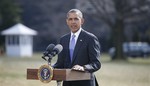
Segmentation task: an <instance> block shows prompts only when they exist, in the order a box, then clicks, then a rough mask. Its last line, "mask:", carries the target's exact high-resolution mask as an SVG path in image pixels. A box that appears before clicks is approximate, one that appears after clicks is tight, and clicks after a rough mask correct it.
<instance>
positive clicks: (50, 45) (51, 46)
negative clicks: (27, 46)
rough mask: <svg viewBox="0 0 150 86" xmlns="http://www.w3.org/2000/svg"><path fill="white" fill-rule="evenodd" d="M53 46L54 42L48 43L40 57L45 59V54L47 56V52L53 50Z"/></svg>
mask: <svg viewBox="0 0 150 86" xmlns="http://www.w3.org/2000/svg"><path fill="white" fill-rule="evenodd" d="M54 47H55V45H54V44H49V45H48V46H47V48H46V51H45V52H44V53H43V56H42V58H43V59H44V60H46V58H45V56H48V54H49V53H51V52H52V51H53V48H54Z"/></svg>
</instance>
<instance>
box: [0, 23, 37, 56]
mask: <svg viewBox="0 0 150 86" xmlns="http://www.w3.org/2000/svg"><path fill="white" fill-rule="evenodd" d="M1 34H2V35H5V48H6V54H7V55H8V56H9V57H31V56H32V54H33V35H37V32H36V31H35V30H32V29H30V28H28V27H26V26H24V25H23V24H21V23H18V24H16V25H14V26H12V27H10V28H8V29H6V30H4V31H2V33H1Z"/></svg>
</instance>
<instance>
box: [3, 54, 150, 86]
mask: <svg viewBox="0 0 150 86" xmlns="http://www.w3.org/2000/svg"><path fill="white" fill-rule="evenodd" d="M41 55H42V54H34V56H33V57H32V58H9V57H7V56H0V86H56V82H55V81H51V82H50V83H48V84H44V83H41V82H40V81H39V80H27V79H26V69H27V68H39V67H40V66H41V65H43V64H47V63H46V62H45V61H44V60H43V59H42V58H41ZM52 61H53V62H52V63H54V62H55V61H56V58H54V59H53V60H52ZM101 63H102V68H101V69H100V70H99V71H97V72H96V73H95V74H96V77H97V79H98V83H99V84H100V86H149V85H150V58H148V59H141V58H137V59H128V61H127V62H124V61H122V62H119V61H115V62H111V61H110V58H109V56H108V55H107V54H102V56H101Z"/></svg>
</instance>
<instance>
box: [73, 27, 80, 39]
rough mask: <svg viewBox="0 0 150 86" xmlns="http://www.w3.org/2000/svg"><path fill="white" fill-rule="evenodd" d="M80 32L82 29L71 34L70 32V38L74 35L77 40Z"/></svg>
mask: <svg viewBox="0 0 150 86" xmlns="http://www.w3.org/2000/svg"><path fill="white" fill-rule="evenodd" d="M81 30H82V28H80V29H79V30H78V31H77V32H76V33H72V32H71V37H72V35H73V34H74V35H75V37H76V38H78V36H79V34H80V32H81Z"/></svg>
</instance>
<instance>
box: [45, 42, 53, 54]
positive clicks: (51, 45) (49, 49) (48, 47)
mask: <svg viewBox="0 0 150 86" xmlns="http://www.w3.org/2000/svg"><path fill="white" fill-rule="evenodd" d="M54 47H55V45H54V44H49V45H48V46H47V48H46V51H48V52H51V51H52V50H53V49H54Z"/></svg>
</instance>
